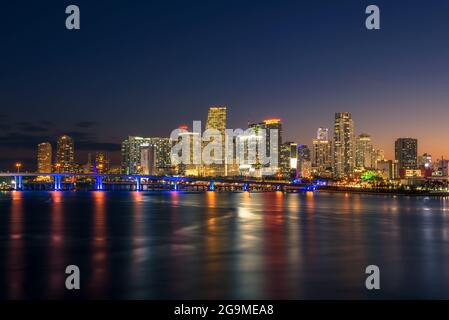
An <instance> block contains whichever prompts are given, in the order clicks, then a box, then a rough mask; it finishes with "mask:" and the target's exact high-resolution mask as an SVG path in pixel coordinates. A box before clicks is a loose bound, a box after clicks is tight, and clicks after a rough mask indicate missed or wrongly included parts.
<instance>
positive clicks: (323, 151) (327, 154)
mask: <svg viewBox="0 0 449 320" xmlns="http://www.w3.org/2000/svg"><path fill="white" fill-rule="evenodd" d="M311 160H312V173H313V174H314V175H317V176H323V177H328V176H330V175H331V174H332V142H331V141H329V129H327V128H319V129H318V131H317V137H316V139H313V141H312V155H311Z"/></svg>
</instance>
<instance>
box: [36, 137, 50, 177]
mask: <svg viewBox="0 0 449 320" xmlns="http://www.w3.org/2000/svg"><path fill="white" fill-rule="evenodd" d="M37 172H38V173H51V172H52V150H51V144H50V143H49V142H43V143H39V144H38V145H37Z"/></svg>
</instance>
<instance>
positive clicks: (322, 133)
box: [0, 106, 444, 177]
mask: <svg viewBox="0 0 449 320" xmlns="http://www.w3.org/2000/svg"><path fill="white" fill-rule="evenodd" d="M214 109H224V110H225V113H224V118H223V124H221V122H220V121H221V120H214V121H215V122H216V123H220V131H223V130H224V128H221V127H222V126H223V125H226V117H227V112H226V109H227V107H216V106H212V107H209V109H208V110H209V115H208V116H207V117H206V118H207V119H208V120H210V117H211V110H214ZM212 112H214V111H212ZM212 114H214V113H212ZM342 115H343V116H345V117H349V120H350V124H349V126H350V129H349V131H348V133H349V136H351V137H352V138H351V141H350V144H351V146H350V147H348V148H349V149H351V150H352V151H345V152H346V153H348V152H349V153H351V152H352V153H353V154H351V155H350V158H345V157H343V158H342V160H340V161H337V158H338V156H336V154H337V153H338V151H337V150H340V149H339V148H337V149H334V147H335V145H336V143H335V141H336V139H339V138H337V137H338V136H340V135H344V134H337V133H336V132H337V131H338V130H337V128H340V126H341V128H340V129H341V130H342V132H343V131H344V130H345V129H344V128H346V127H345V126H346V124H345V122H342V123H341V124H340V122H339V121H340V120H338V119H339V117H340V116H342ZM212 119H213V118H212ZM193 121H195V120H193ZM193 121H192V122H193ZM217 121H218V122H217ZM277 123H279V125H281V127H279V128H277ZM204 124H205V126H204V127H203V130H205V129H207V128H208V127H209V129H210V128H212V127H211V126H210V124H209V125H208V121H206V122H205V123H203V125H204ZM260 125H262V126H263V128H265V126H267V127H266V128H267V129H270V128H276V129H279V132H280V135H279V141H278V143H279V145H278V147H279V148H281V145H282V144H283V143H294V144H295V145H298V146H302V145H304V146H306V147H308V148H309V149H310V151H313V148H314V146H315V143H317V142H318V143H323V142H325V141H328V142H329V143H330V145H329V146H326V147H325V148H329V150H328V152H330V153H331V155H330V156H328V157H330V160H329V161H331V159H332V160H333V161H334V162H335V163H339V162H341V163H343V165H344V164H347V165H348V168H346V169H345V171H344V173H343V174H337V176H340V177H343V176H345V175H348V172H353V170H354V168H355V167H360V166H357V165H356V164H357V157H359V156H360V155H359V154H357V153H358V152H359V149H360V148H359V147H358V145H359V140H360V139H361V138H362V137H363V138H369V145H370V146H371V152H372V153H373V154H372V156H371V155H370V157H371V160H370V161H374V162H373V163H375V160H373V158H372V157H374V156H375V155H374V153H375V152H376V151H381V152H382V153H383V154H382V158H385V159H392V160H395V159H398V156H397V154H396V148H397V147H396V143H397V141H398V140H408V139H412V140H418V139H415V138H410V137H397V138H394V139H392V145H393V147H392V149H393V152H392V153H393V154H392V156H391V157H388V156H387V154H386V153H385V150H384V149H380V148H378V144H377V143H376V139H375V137H374V139H372V137H373V136H372V135H371V134H367V133H365V131H363V130H357V128H358V126H357V125H355V124H354V122H353V118H352V115H351V113H349V112H335V119H334V127H335V128H334V129H333V130H331V129H330V128H331V127H332V126H331V125H330V126H329V127H330V128H327V127H319V128H317V129H318V130H317V132H316V136H315V138H314V139H311V141H294V140H291V139H288V138H286V137H284V136H283V134H282V132H283V130H284V125H283V121H282V120H281V119H280V118H273V119H268V120H267V119H265V120H263V121H262V122H260V123H258V122H257V121H255V122H250V121H248V123H247V127H242V129H246V128H251V127H252V128H255V127H254V126H257V127H259V126H260ZM180 126H181V127H183V128H185V129H189V128H190V129H191V128H192V126H191V125H187V124H182V125H180ZM178 127H179V126H178ZM175 129H176V128H174V129H172V130H175ZM226 129H233V130H234V129H235V128H229V126H227V127H226ZM239 129H241V128H239ZM126 137H128V138H125V140H124V138H122V139H121V141H120V143H119V144H117V145H116V148H113V147H112V146H113V144H111V145H108V147H107V148H103V149H101V144H98V147H99V148H95V144H93V147H92V149H89V150H85V149H84V148H81V152H79V150H78V149H77V148H76V145H77V142H76V140H75V139H73V138H72V137H71V136H69V135H66V134H63V135H60V136H55V137H52V138H51V139H47V141H41V142H39V143H37V144H36V146H35V149H36V148H37V149H36V150H37V153H36V150H33V151H32V152H33V155H34V158H33V159H32V160H31V161H29V162H35V163H34V165H33V164H31V165H30V163H27V162H26V161H23V159H18V158H16V160H15V161H14V162H12V163H10V164H9V168H8V170H3V171H9V169H11V168H15V166H16V164H17V162H20V163H21V167H23V166H24V163H25V164H26V165H27V166H28V169H30V168H34V167H35V169H36V170H37V171H39V168H38V167H39V165H38V163H37V162H36V160H37V159H38V158H40V152H41V151H40V148H41V145H45V146H46V148H50V151H49V153H50V159H51V160H52V161H53V160H54V164H59V165H62V166H63V167H65V168H66V169H67V168H68V167H70V165H73V164H78V165H85V164H86V163H91V159H90V157H91V155H92V154H95V153H98V152H102V153H103V152H106V153H107V154H108V157H109V158H108V160H110V161H111V163H110V164H111V165H115V166H116V167H120V168H122V169H123V147H124V146H123V143H125V142H127V141H128V140H129V139H134V138H137V139H143V140H142V141H144V142H145V143H150V144H154V142H151V141H149V140H148V139H167V141H168V139H169V137H168V136H167V137H156V136H151V137H150V136H147V137H149V138H139V137H145V136H144V135H139V136H132V135H127V136H126ZM66 140H68V141H69V142H67V143H66ZM373 140H374V141H373ZM142 141H140V140H139V141H137V142H138V143H139V145H140V143H141V142H142ZM348 143H349V142H348ZM420 144H421V143H420ZM53 147H54V149H53ZM267 147H268V148H269V135H268V136H267ZM365 148H366V146H365ZM74 149H77V152H74ZM349 149H348V150H349ZM415 151H416V152H417V157H418V156H421V155H422V154H428V155H430V156H432V154H431V153H430V152H422V151H421V150H415ZM47 152H48V151H47ZM139 152H140V151H139ZM321 152H322V151H321ZM52 154H53V157H52ZM111 155H115V157H114V156H112V157H111ZM280 156H281V153H279V157H280ZM347 156H348V157H349V155H347ZM335 157H337V158H335ZM47 158H48V156H47ZM433 158H434V159H441V157H438V156H433ZM443 158H444V157H443ZM86 160H87V161H86ZM417 161H418V160H416V162H417ZM312 162H313V157H312ZM331 162H332V161H331ZM337 167H338V166H337ZM365 167H367V168H369V167H372V168H374V165H372V166H365ZM0 170H2V169H1V168H0ZM341 170H343V169H340V171H341ZM28 171H33V170H28ZM66 171H67V170H66ZM337 171H338V169H337Z"/></svg>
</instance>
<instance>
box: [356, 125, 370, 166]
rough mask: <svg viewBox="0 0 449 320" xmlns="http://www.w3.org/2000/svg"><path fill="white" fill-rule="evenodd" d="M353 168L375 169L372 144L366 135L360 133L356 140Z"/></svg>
mask: <svg viewBox="0 0 449 320" xmlns="http://www.w3.org/2000/svg"><path fill="white" fill-rule="evenodd" d="M355 166H356V167H357V168H364V169H371V168H375V165H374V148H373V143H372V141H371V136H369V135H368V134H365V133H362V134H361V135H359V136H358V137H357V139H356V154H355Z"/></svg>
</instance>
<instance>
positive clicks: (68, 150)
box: [56, 135, 75, 172]
mask: <svg viewBox="0 0 449 320" xmlns="http://www.w3.org/2000/svg"><path fill="white" fill-rule="evenodd" d="M56 167H57V170H58V172H74V170H75V148H74V144H73V139H72V138H70V137H69V136H67V135H63V136H61V137H59V138H58V141H57V146H56Z"/></svg>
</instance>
